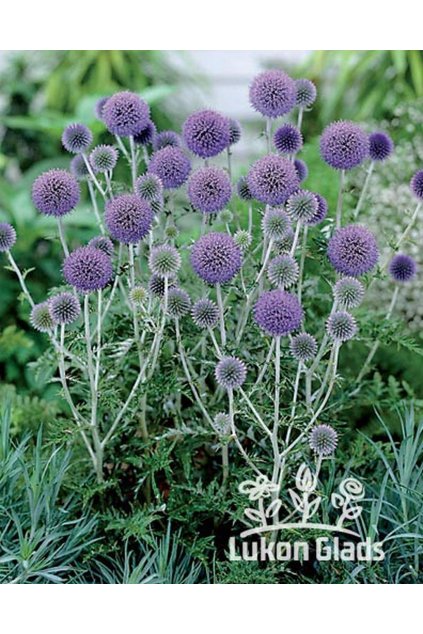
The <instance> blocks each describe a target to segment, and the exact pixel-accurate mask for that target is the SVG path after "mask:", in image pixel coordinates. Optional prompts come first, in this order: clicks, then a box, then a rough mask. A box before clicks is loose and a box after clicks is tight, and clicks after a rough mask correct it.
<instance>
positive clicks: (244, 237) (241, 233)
mask: <svg viewBox="0 0 423 634" xmlns="http://www.w3.org/2000/svg"><path fill="white" fill-rule="evenodd" d="M252 241H253V238H252V235H251V233H250V232H249V231H246V230H245V229H239V230H238V231H236V232H235V234H234V242H235V244H237V245H238V246H239V248H240V249H241V250H242V251H243V252H245V251H247V249H248V248H249V247H250V246H251V243H252Z"/></svg>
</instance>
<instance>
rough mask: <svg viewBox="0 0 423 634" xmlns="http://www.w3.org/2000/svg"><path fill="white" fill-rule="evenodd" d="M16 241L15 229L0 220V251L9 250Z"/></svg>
mask: <svg viewBox="0 0 423 634" xmlns="http://www.w3.org/2000/svg"><path fill="white" fill-rule="evenodd" d="M15 242H16V231H15V229H14V227H12V225H10V224H9V223H8V222H0V253H4V252H5V251H10V249H11V248H12V247H13V245H14V244H15Z"/></svg>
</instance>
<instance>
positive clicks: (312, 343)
mask: <svg viewBox="0 0 423 634" xmlns="http://www.w3.org/2000/svg"><path fill="white" fill-rule="evenodd" d="M289 349H290V352H291V354H292V356H293V357H294V359H297V361H311V359H314V358H315V356H316V355H317V341H316V339H315V338H314V337H313V335H310V334H308V332H300V334H299V335H295V337H292V339H291V343H290V345H289Z"/></svg>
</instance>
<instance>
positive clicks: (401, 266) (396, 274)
mask: <svg viewBox="0 0 423 634" xmlns="http://www.w3.org/2000/svg"><path fill="white" fill-rule="evenodd" d="M416 272H417V264H416V262H415V260H413V258H412V257H411V256H410V255H406V254H405V253H397V254H396V255H394V257H393V258H392V260H391V261H390V263H389V274H390V276H391V277H392V279H393V280H395V282H401V283H404V282H409V281H410V280H412V279H413V278H414V277H415V276H416Z"/></svg>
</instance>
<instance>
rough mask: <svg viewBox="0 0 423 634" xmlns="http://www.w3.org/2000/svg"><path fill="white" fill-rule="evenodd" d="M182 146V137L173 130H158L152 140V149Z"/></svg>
mask: <svg viewBox="0 0 423 634" xmlns="http://www.w3.org/2000/svg"><path fill="white" fill-rule="evenodd" d="M169 145H170V146H171V147H182V145H183V143H182V137H181V135H180V134H178V133H177V132H174V131H173V130H163V131H162V132H158V133H157V134H156V136H155V137H154V140H153V150H154V151H155V152H157V150H162V149H163V148H164V147H168V146H169Z"/></svg>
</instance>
